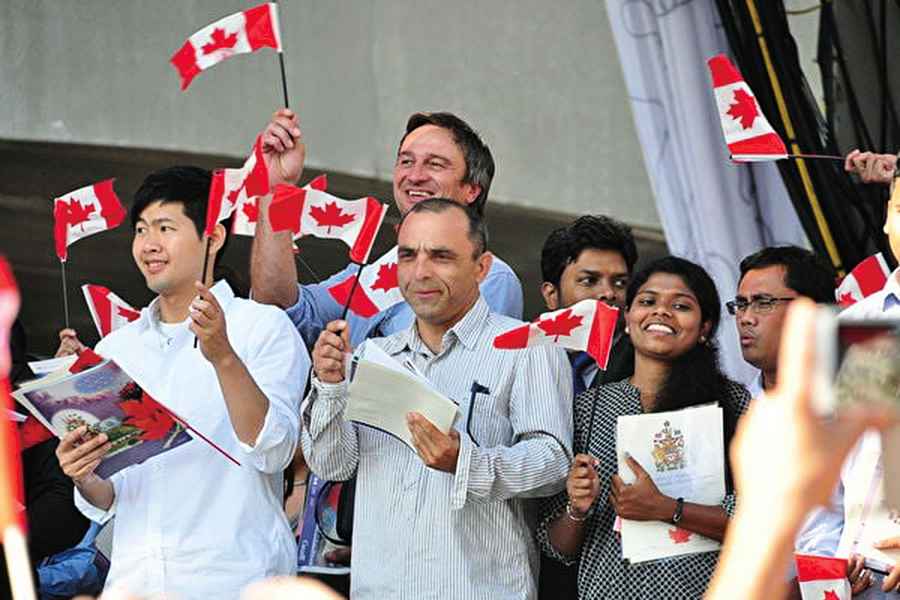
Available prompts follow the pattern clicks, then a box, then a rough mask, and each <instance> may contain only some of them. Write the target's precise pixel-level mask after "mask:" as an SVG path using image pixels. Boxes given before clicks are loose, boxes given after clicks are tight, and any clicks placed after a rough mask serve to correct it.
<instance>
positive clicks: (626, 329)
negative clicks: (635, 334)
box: [625, 325, 628, 335]
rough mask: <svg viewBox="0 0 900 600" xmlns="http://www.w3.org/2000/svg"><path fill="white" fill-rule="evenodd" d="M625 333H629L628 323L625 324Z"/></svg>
mask: <svg viewBox="0 0 900 600" xmlns="http://www.w3.org/2000/svg"><path fill="white" fill-rule="evenodd" d="M625 335H628V325H626V326H625Z"/></svg>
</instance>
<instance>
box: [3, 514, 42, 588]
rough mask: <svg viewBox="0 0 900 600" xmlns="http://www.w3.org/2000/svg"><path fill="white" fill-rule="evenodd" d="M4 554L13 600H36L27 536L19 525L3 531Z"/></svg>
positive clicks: (10, 526) (9, 526)
mask: <svg viewBox="0 0 900 600" xmlns="http://www.w3.org/2000/svg"><path fill="white" fill-rule="evenodd" d="M3 554H4V555H5V557H6V571H7V572H8V573H9V587H10V589H11V590H12V597H13V600H35V595H34V579H33V577H32V574H31V560H30V559H29V558H28V544H26V543H25V534H24V533H23V532H22V530H21V529H20V528H19V527H18V526H17V525H8V526H7V527H6V529H5V530H4V531H3Z"/></svg>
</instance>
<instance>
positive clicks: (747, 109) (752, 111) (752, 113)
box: [728, 89, 759, 129]
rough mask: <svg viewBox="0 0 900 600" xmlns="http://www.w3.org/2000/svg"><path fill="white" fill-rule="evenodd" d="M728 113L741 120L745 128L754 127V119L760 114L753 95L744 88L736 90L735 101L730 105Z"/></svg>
mask: <svg viewBox="0 0 900 600" xmlns="http://www.w3.org/2000/svg"><path fill="white" fill-rule="evenodd" d="M728 115H729V116H730V117H731V118H732V119H734V120H735V121H740V122H741V127H743V128H744V129H750V128H751V127H753V121H755V120H756V117H757V116H758V115H759V112H757V110H756V101H755V100H754V99H753V96H751V95H750V94H748V93H747V92H746V91H744V90H742V89H737V90H735V92H734V102H733V103H732V104H731V105H730V106H729V107H728Z"/></svg>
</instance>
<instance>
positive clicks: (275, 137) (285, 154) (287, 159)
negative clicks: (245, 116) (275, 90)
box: [260, 108, 306, 188]
mask: <svg viewBox="0 0 900 600" xmlns="http://www.w3.org/2000/svg"><path fill="white" fill-rule="evenodd" d="M260 135H262V151H263V159H264V160H265V161H266V168H267V169H268V170H269V185H270V186H271V187H273V188H274V187H275V186H276V185H278V184H279V183H287V184H291V185H296V184H297V182H298V181H300V176H301V175H303V163H304V162H305V161H306V146H305V145H304V144H303V134H302V133H301V131H300V121H299V119H298V118H297V113H295V112H294V111H292V110H290V109H289V108H282V109H280V110H278V111H276V112H275V114H273V115H272V120H271V121H270V122H269V124H268V125H267V126H266V128H265V129H264V130H263V132H262V134H260Z"/></svg>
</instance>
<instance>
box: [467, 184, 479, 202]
mask: <svg viewBox="0 0 900 600" xmlns="http://www.w3.org/2000/svg"><path fill="white" fill-rule="evenodd" d="M479 194H481V186H480V185H478V184H477V183H465V184H463V200H465V201H466V204H468V205H471V204H473V203H474V202H475V200H476V199H477V198H478V196H479Z"/></svg>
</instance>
